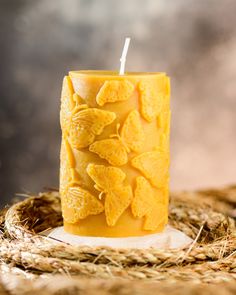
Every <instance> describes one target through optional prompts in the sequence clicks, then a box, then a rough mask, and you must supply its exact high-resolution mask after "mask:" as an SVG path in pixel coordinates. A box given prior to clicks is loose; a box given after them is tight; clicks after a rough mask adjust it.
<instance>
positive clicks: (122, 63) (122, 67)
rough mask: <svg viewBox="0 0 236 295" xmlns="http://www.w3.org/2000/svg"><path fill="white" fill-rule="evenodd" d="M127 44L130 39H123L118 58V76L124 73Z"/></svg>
mask: <svg viewBox="0 0 236 295" xmlns="http://www.w3.org/2000/svg"><path fill="white" fill-rule="evenodd" d="M129 43H130V38H125V44H124V48H123V51H122V55H121V58H120V72H119V74H120V75H124V73H125V62H126V55H127V52H128V49H129Z"/></svg>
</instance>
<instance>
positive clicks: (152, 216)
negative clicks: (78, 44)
mask: <svg viewBox="0 0 236 295" xmlns="http://www.w3.org/2000/svg"><path fill="white" fill-rule="evenodd" d="M159 198H160V196H158V195H157V194H156V193H155V191H154V190H153V188H152V186H151V185H150V183H149V182H148V181H147V179H146V178H144V177H143V176H139V177H137V178H136V188H135V191H134V198H133V201H132V204H131V210H132V213H133V215H134V216H135V217H138V218H141V217H145V222H144V229H145V230H156V229H158V227H159V226H161V225H165V224H166V223H167V220H168V213H167V206H165V205H164V204H163V203H162V202H161V198H160V199H159Z"/></svg>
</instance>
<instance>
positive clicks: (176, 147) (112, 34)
mask: <svg viewBox="0 0 236 295" xmlns="http://www.w3.org/2000/svg"><path fill="white" fill-rule="evenodd" d="M235 11H236V1H235V0H224V1H220V0H199V1H195V0H175V1H173V0H146V1H143V0H129V1H127V0H119V1H117V0H99V1H98V0H38V1H30V0H0V196H1V202H2V203H6V202H7V201H8V200H9V199H10V198H11V197H12V196H13V195H14V192H24V191H30V192H37V191H39V190H42V188H43V187H44V186H58V169H59V144H60V128H59V116H58V114H59V97H60V90H61V82H62V78H63V75H64V74H66V73H67V71H68V70H71V69H117V68H118V66H119V57H120V54H121V50H122V46H123V41H124V37H125V36H131V37H132V43H131V47H130V51H129V54H128V62H127V68H128V69H129V70H132V71H166V72H167V73H168V74H169V75H170V76H171V79H172V80H171V81H172V112H173V117H172V135H171V154H172V163H171V188H172V189H185V188H196V187H205V186H207V185H210V186H211V185H222V184H226V183H232V182H233V181H235V180H236V179H235V174H236V173H235V172H236V167H235V159H236V156H235V153H236V115H235V114H236V29H235V28H236V18H235Z"/></svg>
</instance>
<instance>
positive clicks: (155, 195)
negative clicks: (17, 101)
mask: <svg viewBox="0 0 236 295" xmlns="http://www.w3.org/2000/svg"><path fill="white" fill-rule="evenodd" d="M60 121H61V128H62V145H61V157H60V159H61V166H60V194H61V201H62V213H63V219H64V229H65V231H67V232H69V233H72V234H78V235H83V236H100V237H128V236H142V235H147V234H153V233H157V232H161V231H162V230H163V229H164V227H165V225H166V224H167V221H168V194H169V192H168V182H169V136H170V82H169V78H168V77H167V76H166V75H165V74H164V73H125V74H124V75H119V74H118V73H117V72H110V71H74V72H70V73H69V76H66V77H65V78H64V80H63V87H62V96H61V113H60Z"/></svg>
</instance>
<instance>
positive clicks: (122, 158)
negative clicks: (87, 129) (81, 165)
mask: <svg viewBox="0 0 236 295" xmlns="http://www.w3.org/2000/svg"><path fill="white" fill-rule="evenodd" d="M89 150H90V152H93V153H96V154H98V155H99V157H100V158H102V159H105V160H107V161H108V162H109V163H110V164H111V165H113V166H122V165H124V164H126V163H127V162H128V157H127V152H126V149H125V147H124V145H123V144H122V142H121V141H120V140H118V139H112V138H110V139H104V140H99V141H95V142H94V143H93V144H91V145H90V147H89Z"/></svg>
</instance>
